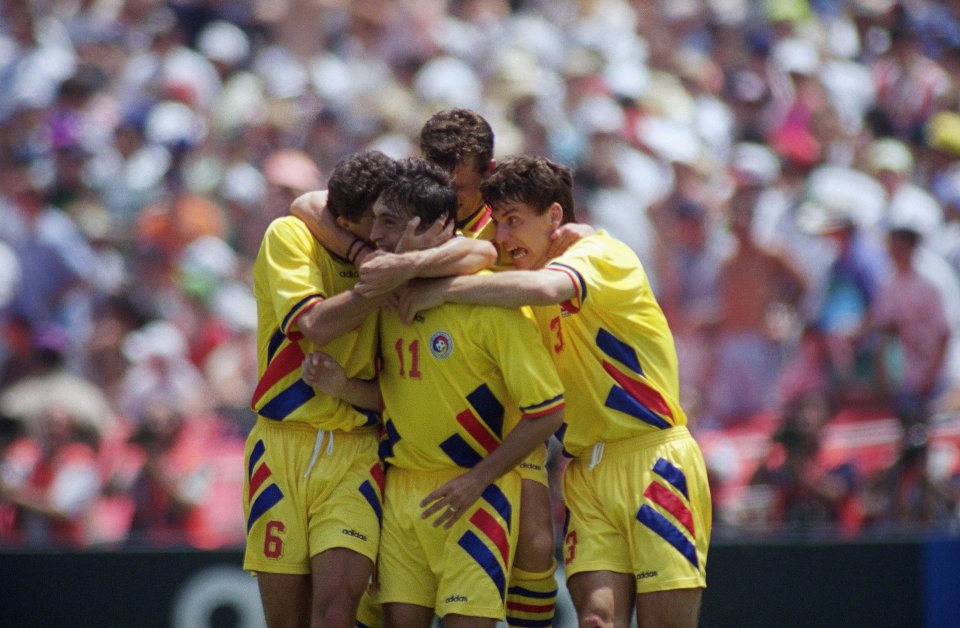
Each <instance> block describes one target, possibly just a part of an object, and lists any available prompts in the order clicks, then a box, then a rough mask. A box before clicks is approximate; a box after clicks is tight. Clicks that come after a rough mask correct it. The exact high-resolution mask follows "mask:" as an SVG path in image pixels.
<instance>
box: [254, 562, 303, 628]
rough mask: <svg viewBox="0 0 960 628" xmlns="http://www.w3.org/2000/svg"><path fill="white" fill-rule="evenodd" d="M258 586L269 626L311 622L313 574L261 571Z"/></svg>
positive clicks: (281, 627) (299, 627) (300, 627)
mask: <svg viewBox="0 0 960 628" xmlns="http://www.w3.org/2000/svg"><path fill="white" fill-rule="evenodd" d="M257 586H258V588H259V589H260V601H261V602H262V604H263V614H264V617H265V618H266V620H267V626H269V628H303V626H307V625H309V623H310V576H309V575H292V574H280V573H259V574H257Z"/></svg>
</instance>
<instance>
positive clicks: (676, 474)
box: [653, 458, 690, 501]
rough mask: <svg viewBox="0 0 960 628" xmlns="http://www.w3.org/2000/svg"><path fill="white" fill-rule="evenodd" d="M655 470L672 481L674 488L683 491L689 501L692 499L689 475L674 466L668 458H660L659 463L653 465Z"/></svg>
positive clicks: (668, 480)
mask: <svg viewBox="0 0 960 628" xmlns="http://www.w3.org/2000/svg"><path fill="white" fill-rule="evenodd" d="M653 471H654V472H655V473H656V474H657V475H659V476H660V477H662V478H663V479H664V480H666V481H667V482H670V484H672V485H673V488H675V489H677V490H678V491H680V492H681V493H683V496H684V497H686V498H687V501H690V495H688V494H687V476H685V475H684V474H683V471H681V470H680V469H678V468H677V467H675V466H673V464H671V463H670V461H669V460H667V459H666V458H660V459H658V460H657V463H656V464H655V465H653Z"/></svg>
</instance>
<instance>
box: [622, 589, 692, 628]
mask: <svg viewBox="0 0 960 628" xmlns="http://www.w3.org/2000/svg"><path fill="white" fill-rule="evenodd" d="M702 598H703V589H674V590H672V591H652V592H650V593H638V594H637V625H638V626H639V627H640V628H646V627H648V626H651V627H653V626H655V627H656V628H661V627H662V628H696V626H697V622H698V620H699V619H700V601H701V599H702Z"/></svg>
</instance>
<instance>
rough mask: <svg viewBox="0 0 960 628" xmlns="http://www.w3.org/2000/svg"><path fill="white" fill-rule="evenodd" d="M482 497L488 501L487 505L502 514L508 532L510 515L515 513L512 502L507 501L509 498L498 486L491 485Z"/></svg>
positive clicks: (484, 490)
mask: <svg viewBox="0 0 960 628" xmlns="http://www.w3.org/2000/svg"><path fill="white" fill-rule="evenodd" d="M481 497H483V498H484V499H485V500H487V503H488V504H490V505H491V506H493V507H494V509H495V510H496V511H497V512H498V513H499V514H500V516H501V517H502V518H503V520H504V521H505V522H506V524H507V530H509V529H510V515H511V514H512V513H513V507H512V506H511V505H510V500H509V499H507V496H506V495H504V494H503V491H501V490H500V487H499V486H497V485H496V484H491V485H489V486H488V487H487V488H485V489H483V493H481Z"/></svg>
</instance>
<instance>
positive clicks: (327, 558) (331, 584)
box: [310, 548, 373, 628]
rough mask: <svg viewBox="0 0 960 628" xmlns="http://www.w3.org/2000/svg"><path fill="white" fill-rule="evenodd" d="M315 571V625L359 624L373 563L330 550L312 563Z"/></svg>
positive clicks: (354, 554) (331, 627)
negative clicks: (359, 613)
mask: <svg viewBox="0 0 960 628" xmlns="http://www.w3.org/2000/svg"><path fill="white" fill-rule="evenodd" d="M310 568H311V570H312V571H313V624H312V625H314V626H324V627H325V628H338V627H340V626H344V627H350V628H352V626H353V625H354V623H355V620H356V616H357V608H358V607H359V605H360V597H361V596H362V595H363V592H364V591H365V590H366V588H367V584H368V583H369V581H370V575H371V574H372V573H373V562H372V561H371V560H370V559H369V558H367V557H366V556H364V555H362V554H358V553H357V552H354V551H352V550H348V549H344V548H334V549H329V550H327V551H325V552H321V553H320V554H317V555H316V556H314V557H313V558H312V559H311V560H310Z"/></svg>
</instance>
